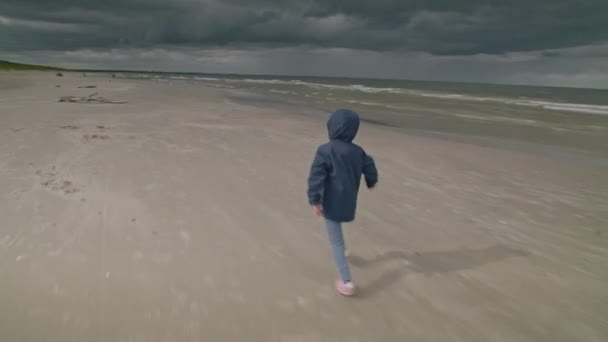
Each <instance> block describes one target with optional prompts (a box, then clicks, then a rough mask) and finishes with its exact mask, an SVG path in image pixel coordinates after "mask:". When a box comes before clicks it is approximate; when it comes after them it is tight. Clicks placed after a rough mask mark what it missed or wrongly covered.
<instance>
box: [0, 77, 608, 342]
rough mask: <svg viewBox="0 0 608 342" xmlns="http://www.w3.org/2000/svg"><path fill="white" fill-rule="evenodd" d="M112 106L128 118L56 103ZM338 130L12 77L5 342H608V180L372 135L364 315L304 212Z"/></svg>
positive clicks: (555, 164)
mask: <svg viewBox="0 0 608 342" xmlns="http://www.w3.org/2000/svg"><path fill="white" fill-rule="evenodd" d="M56 85H61V87H56ZM85 85H95V86H97V89H82V88H78V86H85ZM94 91H97V92H98V93H99V94H100V95H101V96H103V97H106V98H110V99H115V100H126V101H128V104H124V105H110V104H75V103H58V102H57V99H58V98H59V96H64V95H78V96H82V95H88V94H90V93H92V92H94ZM324 126H325V123H324V121H323V119H322V118H318V117H314V116H304V115H299V114H295V113H289V112H286V111H279V110H276V109H270V108H259V107H254V106H247V105H244V104H237V103H233V102H230V101H229V100H228V99H227V98H225V97H224V96H223V94H222V93H221V92H220V91H219V90H214V89H207V88H203V87H198V86H193V85H187V84H185V83H179V84H169V83H155V82H150V81H132V80H118V79H111V78H110V77H109V76H90V77H87V78H83V77H81V76H80V75H79V74H67V75H66V77H63V78H57V77H55V76H54V75H53V74H48V73H0V194H1V195H0V217H1V218H2V221H1V226H0V341H2V342H4V341H6V342H17V341H27V342H30V341H32V342H34V341H36V342H37V341H44V342H68V341H78V342H83V341H86V342H109V341H112V342H114V341H116V342H119V341H122V342H127V341H142V342H150V341H264V342H266V341H288V342H291V341H298V342H300V341H364V342H370V341H429V342H431V341H432V342H439V341H463V342H464V341H466V342H471V341H483V342H485V341H495V342H499V341H500V342H502V341H504V342H513V341H518V342H524V341H550V342H557V341H564V342H573V341H589V342H592V341H597V342H604V341H608V167H606V166H602V165H599V164H590V163H586V162H584V161H574V160H572V161H568V160H558V159H555V158H545V157H542V156H539V155H537V154H534V155H533V154H527V153H524V152H518V151H508V150H503V149H500V148H495V147H483V146H475V145H470V144H466V143H463V142H449V141H447V140H442V139H437V138H430V137H420V136H412V135H408V134H405V133H403V132H400V131H398V130H392V129H387V128H383V127H379V126H372V125H367V124H366V125H364V126H363V127H362V129H361V132H360V138H359V139H358V142H359V143H361V144H362V145H364V146H365V147H366V148H367V150H368V151H369V152H370V153H371V154H372V155H373V156H374V157H375V158H376V160H377V163H378V165H379V169H380V172H381V183H380V185H379V187H378V189H377V191H373V192H363V193H362V194H361V202H360V210H359V212H358V219H357V221H356V222H355V223H353V224H351V225H348V226H347V228H346V236H347V244H348V247H349V249H350V250H351V253H352V254H353V256H352V257H351V261H352V264H353V269H352V271H353V273H354V276H355V280H356V281H357V283H358V285H359V286H360V295H359V296H358V297H357V298H343V297H340V296H339V295H337V294H336V292H335V290H334V289H333V288H332V285H333V279H334V277H335V276H336V271H335V268H334V265H333V263H332V260H331V257H330V252H329V247H328V244H327V242H326V239H325V235H324V230H323V227H322V223H321V222H320V220H318V219H316V218H315V217H313V216H312V214H311V211H310V209H309V208H308V207H307V203H306V198H305V190H306V189H305V179H306V176H307V171H308V168H309V163H310V161H311V158H312V156H313V152H314V150H315V147H316V145H318V144H319V143H321V142H323V141H324V140H325V139H326V138H325V136H326V134H325V129H324Z"/></svg>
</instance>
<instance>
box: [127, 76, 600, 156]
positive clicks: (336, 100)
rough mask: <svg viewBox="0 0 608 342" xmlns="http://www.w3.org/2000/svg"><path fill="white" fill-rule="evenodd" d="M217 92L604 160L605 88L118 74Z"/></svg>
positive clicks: (438, 133) (427, 131)
mask: <svg viewBox="0 0 608 342" xmlns="http://www.w3.org/2000/svg"><path fill="white" fill-rule="evenodd" d="M117 76H118V77H124V78H136V79H148V80H153V81H157V82H187V83H190V84H192V85H204V86H207V87H213V88H219V89H224V90H225V91H226V94H227V96H229V97H230V98H232V99H233V100H235V101H242V102H249V103H253V104H255V103H263V104H264V105H275V106H282V108H287V109H288V110H293V111H300V112H310V113H313V112H314V113H330V112H332V111H334V110H335V109H337V108H349V109H353V110H355V111H357V112H358V113H359V114H360V115H361V117H362V119H363V120H364V121H366V122H368V123H370V124H376V125H383V126H390V127H393V128H395V129H402V130H405V131H407V132H409V133H412V134H427V135H429V134H430V135H436V136H442V137H449V138H451V139H460V140H466V141H472V142H476V143H481V144H494V145H496V144H498V145H500V146H502V147H512V148H518V149H527V150H531V151H535V152H537V153H544V154H553V155H560V156H570V157H577V156H578V157H589V158H600V159H601V160H603V161H608V89H582V88H560V87H540V86H520V85H497V84H474V83H455V82H428V81H406V80H384V79H383V80H379V79H355V78H328V77H287V76H284V77H283V76H281V77H279V76H242V75H216V74H172V73H120V74H117Z"/></svg>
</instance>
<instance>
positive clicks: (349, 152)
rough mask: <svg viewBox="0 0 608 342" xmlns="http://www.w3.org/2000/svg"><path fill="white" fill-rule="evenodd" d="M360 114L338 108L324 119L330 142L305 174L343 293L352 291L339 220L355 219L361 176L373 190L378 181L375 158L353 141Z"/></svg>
mask: <svg viewBox="0 0 608 342" xmlns="http://www.w3.org/2000/svg"><path fill="white" fill-rule="evenodd" d="M359 123H360V120H359V115H358V114H357V113H355V112H353V111H351V110H347V109H340V110H337V111H336V112H334V113H333V114H332V115H331V116H330V118H329V120H328V121H327V131H328V133H329V142H328V143H326V144H324V145H321V146H320V147H319V148H318V150H317V153H316V155H315V158H314V161H313V163H312V166H311V170H310V176H309V177H308V201H309V203H310V205H311V206H312V207H313V211H314V213H315V214H316V215H317V216H323V217H324V219H325V228H326V229H327V235H328V237H329V243H330V245H331V249H332V253H333V257H334V261H335V263H336V266H337V268H338V273H339V275H340V278H339V279H338V280H337V281H336V289H337V290H338V292H340V293H341V294H343V295H345V296H351V295H353V294H354V293H355V286H354V284H353V282H352V278H351V275H350V270H349V267H348V262H347V260H346V256H345V244H344V235H343V233H342V223H343V222H351V221H353V220H354V219H355V211H356V208H357V195H358V193H359V184H360V183H361V176H362V175H363V176H364V178H365V183H366V185H367V187H368V188H369V189H372V188H373V187H374V186H375V185H376V183H377V182H378V171H377V170H376V166H375V164H374V160H373V159H372V158H371V157H370V156H368V155H367V154H366V153H365V151H364V150H363V149H362V148H361V147H359V146H357V145H356V144H354V143H353V140H354V139H355V136H356V135H357V132H358V131H359Z"/></svg>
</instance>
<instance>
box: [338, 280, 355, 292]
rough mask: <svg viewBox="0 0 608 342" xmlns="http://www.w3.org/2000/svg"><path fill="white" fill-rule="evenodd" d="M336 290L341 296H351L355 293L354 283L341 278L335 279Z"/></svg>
mask: <svg viewBox="0 0 608 342" xmlns="http://www.w3.org/2000/svg"><path fill="white" fill-rule="evenodd" d="M336 290H338V292H340V294H341V295H343V296H352V295H354V294H355V284H353V283H352V282H350V281H349V282H348V283H345V282H343V281H342V280H340V279H338V280H336Z"/></svg>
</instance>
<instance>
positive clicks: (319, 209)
mask: <svg viewBox="0 0 608 342" xmlns="http://www.w3.org/2000/svg"><path fill="white" fill-rule="evenodd" d="M312 212H313V213H314V214H315V215H317V216H321V215H323V206H322V205H320V204H317V205H313V206H312Z"/></svg>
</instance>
